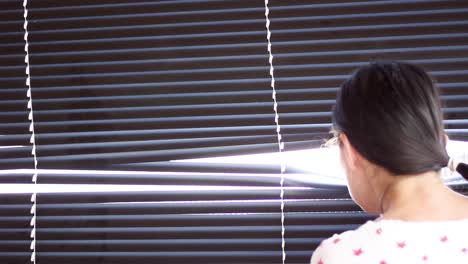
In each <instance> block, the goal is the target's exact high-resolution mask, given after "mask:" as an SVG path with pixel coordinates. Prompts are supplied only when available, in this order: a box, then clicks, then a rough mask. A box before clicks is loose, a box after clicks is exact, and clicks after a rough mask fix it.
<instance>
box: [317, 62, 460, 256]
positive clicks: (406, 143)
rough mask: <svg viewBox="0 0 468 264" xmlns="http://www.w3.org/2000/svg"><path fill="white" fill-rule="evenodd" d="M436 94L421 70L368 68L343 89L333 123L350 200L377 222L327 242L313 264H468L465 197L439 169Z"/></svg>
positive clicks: (444, 159)
mask: <svg viewBox="0 0 468 264" xmlns="http://www.w3.org/2000/svg"><path fill="white" fill-rule="evenodd" d="M440 108H441V107H440V102H439V95H438V92H437V89H436V88H435V87H434V85H433V82H432V80H431V78H430V77H429V76H428V74H427V73H426V72H425V71H424V70H423V69H422V68H420V67H418V66H415V65H412V64H409V63H401V62H377V63H371V64H369V65H367V66H364V67H362V68H360V69H359V70H358V71H356V72H355V73H354V74H353V75H352V76H351V78H349V79H348V80H347V81H346V82H345V83H344V84H343V85H342V87H341V91H340V92H339V94H338V97H337V101H336V105H335V107H334V109H333V124H334V125H333V126H334V131H335V133H336V140H337V141H338V143H339V147H340V156H341V161H342V164H343V167H344V168H345V172H346V176H347V180H348V186H349V190H350V193H351V196H352V198H353V200H354V201H355V202H356V203H357V204H358V205H359V206H361V207H362V208H363V209H364V210H365V211H366V212H368V213H377V214H380V215H381V217H380V218H378V219H377V220H375V221H369V222H367V223H366V224H364V225H362V226H361V227H360V228H358V229H357V230H354V231H348V232H344V233H342V234H340V235H334V236H333V237H331V238H329V239H327V240H325V241H323V242H322V244H321V245H320V246H319V247H318V248H317V249H316V251H315V252H314V255H313V256H312V260H311V263H312V264H336V263H339V264H344V263H375V264H391V263H399V264H401V263H464V264H466V263H468V197H464V196H462V195H460V194H457V193H455V192H454V191H452V190H450V189H449V188H447V187H446V186H445V185H444V183H443V181H442V180H441V178H440V173H439V171H440V169H442V168H443V167H446V166H450V167H451V168H452V169H453V170H455V169H456V170H458V171H459V172H460V173H462V174H463V176H464V177H465V178H467V179H468V173H467V165H466V164H463V163H457V162H456V161H453V160H451V159H450V158H449V156H448V155H447V152H446V149H445V145H446V141H447V136H446V135H445V133H444V130H443V125H442V113H441V109H440Z"/></svg>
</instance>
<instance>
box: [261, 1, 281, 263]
mask: <svg viewBox="0 0 468 264" xmlns="http://www.w3.org/2000/svg"><path fill="white" fill-rule="evenodd" d="M269 15H270V9H269V7H268V0H265V19H266V25H265V26H266V30H267V40H268V55H269V56H268V62H269V64H270V76H271V89H272V99H273V110H274V112H275V124H276V134H277V136H278V148H279V153H278V154H279V160H280V164H281V175H280V177H281V180H280V200H281V257H282V263H283V264H284V263H285V261H286V251H285V247H286V241H285V239H284V236H285V228H284V172H285V171H286V164H285V163H284V160H283V158H282V153H283V151H284V142H283V138H282V136H281V126H280V124H279V114H278V102H277V100H276V88H275V75H274V71H275V68H274V67H273V53H272V50H271V31H270V18H269Z"/></svg>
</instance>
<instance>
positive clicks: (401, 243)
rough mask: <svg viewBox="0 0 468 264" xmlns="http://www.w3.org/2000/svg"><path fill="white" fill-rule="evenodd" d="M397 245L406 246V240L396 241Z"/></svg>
mask: <svg viewBox="0 0 468 264" xmlns="http://www.w3.org/2000/svg"><path fill="white" fill-rule="evenodd" d="M397 246H398V247H399V248H404V247H406V242H405V241H402V242H398V243H397Z"/></svg>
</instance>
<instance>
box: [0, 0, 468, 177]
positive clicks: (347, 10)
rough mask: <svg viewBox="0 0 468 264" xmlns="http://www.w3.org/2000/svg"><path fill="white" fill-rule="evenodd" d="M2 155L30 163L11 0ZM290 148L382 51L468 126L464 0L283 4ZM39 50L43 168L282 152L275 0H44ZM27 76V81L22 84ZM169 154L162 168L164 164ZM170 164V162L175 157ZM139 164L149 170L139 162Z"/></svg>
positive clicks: (322, 129)
mask: <svg viewBox="0 0 468 264" xmlns="http://www.w3.org/2000/svg"><path fill="white" fill-rule="evenodd" d="M2 5H3V7H4V8H3V9H2V11H1V12H2V19H3V20H4V21H3V22H1V23H2V25H3V27H2V33H1V34H2V40H3V41H5V42H6V43H4V44H1V45H2V51H3V55H0V56H1V57H0V58H1V59H2V61H3V64H4V66H3V67H2V68H3V69H4V74H5V75H4V77H2V80H3V82H4V84H5V85H6V86H8V87H9V88H10V87H11V88H15V89H6V88H5V89H2V95H3V96H4V97H2V100H5V99H7V98H8V99H7V100H8V102H5V104H3V105H2V107H3V108H5V112H3V113H2V116H3V117H4V120H7V122H5V123H2V124H0V128H1V129H3V130H4V131H9V132H8V134H5V133H6V132H5V133H4V135H3V136H2V137H1V140H2V144H5V143H6V142H13V141H14V142H15V143H17V144H20V145H23V146H26V147H21V148H9V149H6V150H5V149H2V152H4V153H5V152H7V153H8V154H5V155H7V156H5V157H6V158H5V159H2V161H1V162H2V166H8V167H16V168H17V167H21V168H22V167H24V166H28V165H29V164H30V163H31V158H30V157H29V156H28V155H27V152H28V150H29V149H28V147H27V146H28V144H27V139H28V138H29V135H28V131H27V127H28V126H29V123H28V120H27V118H25V117H26V116H25V114H24V112H22V111H23V110H24V107H23V106H24V105H25V103H26V101H25V100H26V98H25V97H21V96H22V94H24V93H23V92H24V90H21V89H24V87H23V86H24V80H25V77H24V63H22V60H23V55H24V54H23V53H24V52H23V47H24V40H23V38H22V36H23V32H22V28H21V25H22V20H21V19H22V13H21V12H22V11H21V8H20V7H21V6H20V3H18V1H6V2H3V3H2ZM270 7H271V14H270V17H271V23H272V24H271V30H272V44H273V55H274V66H275V72H276V73H275V77H276V78H277V86H278V99H279V100H278V101H279V109H280V119H281V125H282V127H283V131H282V132H283V134H284V141H285V143H286V150H294V149H304V148H310V147H317V146H319V145H320V144H321V143H322V142H323V138H325V137H326V134H327V132H328V130H329V127H330V109H331V106H332V105H333V102H334V98H335V94H336V91H337V87H338V86H339V84H340V83H341V82H342V81H343V80H344V79H345V78H346V77H347V76H348V75H349V73H350V72H351V71H352V70H353V69H355V68H356V67H358V66H360V65H362V64H364V63H366V62H367V61H369V60H373V59H395V60H408V61H412V62H415V63H418V64H421V65H423V66H424V67H426V68H427V69H429V70H430V71H431V73H432V75H433V76H434V77H435V78H436V79H437V81H438V82H439V86H440V88H441V91H442V94H443V99H444V102H445V105H446V107H445V109H444V112H445V115H446V121H445V122H446V128H447V132H448V133H449V135H450V136H452V137H453V138H454V139H466V134H467V121H466V120H467V118H466V115H467V114H466V113H467V108H466V105H467V97H466V96H467V95H466V89H467V88H466V87H467V86H466V83H467V80H466V76H467V74H466V73H467V70H468V68H467V60H466V59H465V58H464V56H463V54H465V53H466V49H467V41H468V38H467V36H468V35H467V34H468V32H467V30H466V29H467V28H468V27H467V23H468V22H467V20H466V14H467V12H468V9H467V8H468V5H467V3H465V2H463V1H367V2H366V1H344V2H343V1H342V2H335V1H321V2H320V3H313V4H311V3H308V2H307V1H288V2H279V1H273V2H271V3H270ZM29 17H30V20H31V23H30V29H29V30H30V53H31V62H32V63H31V64H32V65H31V74H32V84H33V98H34V105H35V122H37V124H36V131H37V134H38V135H37V145H38V148H37V154H38V158H39V162H40V163H41V164H42V165H41V167H42V168H59V167H61V168H73V167H74V168H83V167H85V168H96V169H99V168H109V167H113V166H115V165H116V164H118V165H123V164H126V166H127V167H128V166H133V165H135V164H140V165H141V163H148V162H150V163H152V164H151V165H152V168H153V169H156V170H164V169H167V167H168V166H167V161H169V160H173V159H186V158H199V157H212V156H225V155H235V154H248V153H257V152H273V151H276V149H277V146H276V140H275V139H276V135H275V126H274V122H273V120H274V115H273V113H272V110H271V109H272V100H271V88H270V87H269V82H270V78H269V74H268V71H269V68H268V55H267V52H266V37H265V36H266V31H265V17H264V6H263V2H261V1H163V2H134V1H132V2H122V1H104V2H100V3H99V4H95V3H89V2H67V3H63V2H60V1H45V2H43V1H40V2H38V1H32V2H31V4H30V13H29ZM19 87H22V88H19ZM158 163H159V165H160V166H159V167H158ZM164 164H165V165H164ZM137 168H138V167H137Z"/></svg>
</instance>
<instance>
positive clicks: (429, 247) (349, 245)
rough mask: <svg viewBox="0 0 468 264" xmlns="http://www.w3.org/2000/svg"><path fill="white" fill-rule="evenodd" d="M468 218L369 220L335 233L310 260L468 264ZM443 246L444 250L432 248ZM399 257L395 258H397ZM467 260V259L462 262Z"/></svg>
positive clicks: (325, 263) (328, 263)
mask: <svg viewBox="0 0 468 264" xmlns="http://www.w3.org/2000/svg"><path fill="white" fill-rule="evenodd" d="M467 232H468V219H466V220H459V221H448V222H405V221H399V220H380V221H369V222H367V223H365V224H364V225H362V226H360V227H359V228H358V229H356V230H353V231H346V232H344V233H341V234H335V235H333V236H332V237H331V238H328V239H326V240H324V241H323V242H322V243H321V244H320V246H319V247H318V248H317V249H316V250H315V252H314V255H313V256H312V261H311V263H313V264H334V263H367V261H371V262H374V263H389V261H390V260H391V261H392V262H395V261H397V262H398V263H406V261H405V260H403V259H400V258H407V259H411V260H421V259H425V258H429V255H431V256H432V259H435V258H440V257H443V254H448V255H449V256H455V257H460V258H462V257H463V258H465V259H464V261H466V263H468V233H467ZM437 247H441V248H442V249H444V250H442V251H440V252H444V253H443V254H442V253H438V254H437V255H435V254H434V253H433V252H432V251H433V250H434V249H435V248H437ZM396 257H397V258H398V259H395V258H396ZM453 263H458V262H453ZM463 263H465V262H463Z"/></svg>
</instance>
